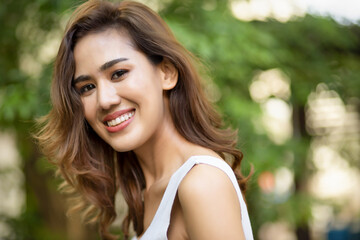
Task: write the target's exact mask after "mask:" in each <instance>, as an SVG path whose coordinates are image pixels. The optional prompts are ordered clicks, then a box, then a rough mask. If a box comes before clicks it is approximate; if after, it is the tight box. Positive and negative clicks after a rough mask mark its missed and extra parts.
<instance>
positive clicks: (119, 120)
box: [106, 111, 135, 127]
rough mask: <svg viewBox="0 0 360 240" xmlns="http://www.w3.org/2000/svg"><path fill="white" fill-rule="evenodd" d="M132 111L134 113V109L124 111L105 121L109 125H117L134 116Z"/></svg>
mask: <svg viewBox="0 0 360 240" xmlns="http://www.w3.org/2000/svg"><path fill="white" fill-rule="evenodd" d="M134 113H135V112H134V111H132V112H129V113H125V114H123V115H121V116H119V117H117V118H116V119H113V120H111V121H107V122H106V123H107V125H108V126H109V127H114V126H116V125H119V124H120V123H122V122H124V121H126V120H129V119H130V118H131V117H132V116H134Z"/></svg>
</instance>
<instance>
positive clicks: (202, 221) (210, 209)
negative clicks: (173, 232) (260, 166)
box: [178, 157, 242, 239]
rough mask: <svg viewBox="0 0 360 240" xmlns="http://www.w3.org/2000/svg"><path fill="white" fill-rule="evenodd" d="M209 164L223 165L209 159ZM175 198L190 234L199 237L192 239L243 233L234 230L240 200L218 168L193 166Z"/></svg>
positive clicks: (226, 177) (200, 165)
mask: <svg viewBox="0 0 360 240" xmlns="http://www.w3.org/2000/svg"><path fill="white" fill-rule="evenodd" d="M209 160H210V161H215V162H219V161H223V160H221V159H213V158H212V157H210V158H209ZM218 160H219V161H218ZM223 162H224V161H223ZM219 163H221V162H219ZM224 163H225V162H224ZM225 164H226V163H225ZM230 169H231V168H230ZM178 197H179V202H180V205H181V208H182V211H183V214H184V219H185V221H186V222H187V223H186V225H187V226H190V229H189V231H190V232H191V231H193V234H195V235H193V236H198V237H196V238H194V239H209V238H208V237H209V236H212V237H214V238H210V239H222V238H223V237H224V236H227V238H226V239H239V238H237V237H236V236H242V233H240V232H242V229H240V230H235V229H236V228H237V226H239V225H241V215H240V204H239V198H238V195H237V192H236V190H235V187H234V185H233V183H232V181H231V179H230V178H229V176H228V173H226V172H225V171H223V170H222V169H220V168H219V167H217V166H214V165H213V164H196V165H194V167H193V168H192V169H191V170H190V171H189V172H188V174H187V175H186V176H185V177H184V179H183V180H182V182H181V184H180V185H179V189H178ZM225 223H226V224H225ZM239 231H240V232H239ZM215 236H218V237H219V238H216V237H215ZM234 237H235V238H234ZM240 239H242V238H240Z"/></svg>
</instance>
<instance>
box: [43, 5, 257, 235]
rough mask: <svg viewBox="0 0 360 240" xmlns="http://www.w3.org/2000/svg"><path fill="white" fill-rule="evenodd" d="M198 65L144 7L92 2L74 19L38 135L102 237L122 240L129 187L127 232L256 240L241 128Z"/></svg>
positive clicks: (127, 233)
mask: <svg viewBox="0 0 360 240" xmlns="http://www.w3.org/2000/svg"><path fill="white" fill-rule="evenodd" d="M194 64H195V61H194V59H193V57H192V55H191V54H190V53H189V52H188V51H186V49H184V48H183V47H182V46H181V45H180V44H179V43H178V41H177V40H176V39H175V38H174V36H173V34H172V33H171V31H170V30H169V28H168V27H167V25H166V24H165V22H164V21H163V20H162V19H161V18H160V17H159V16H158V15H157V14H156V13H155V12H153V11H152V10H151V9H149V8H148V7H146V6H144V5H142V4H140V3H135V2H128V1H126V2H121V3H119V4H113V3H109V2H106V1H88V2H86V3H84V4H82V5H81V6H80V7H79V8H78V9H77V10H76V11H75V12H74V14H73V16H72V18H71V20H70V22H69V23H68V26H67V28H66V31H65V35H64V38H63V40H62V42H61V45H60V49H59V52H58V55H57V59H56V63H55V69H54V78H53V82H52V91H51V98H52V103H53V108H52V110H51V111H50V113H49V114H48V115H47V116H45V117H43V118H42V119H39V124H40V126H41V129H40V130H39V133H38V136H37V138H38V140H39V144H40V146H41V147H42V150H43V152H44V154H45V155H46V156H47V157H48V158H49V159H50V160H51V161H52V162H54V163H55V164H56V165H57V166H58V169H59V172H60V174H61V175H62V176H63V178H64V180H65V183H66V184H67V190H68V191H70V192H76V193H79V194H80V196H82V198H81V201H80V206H83V207H84V208H86V207H89V206H90V209H92V210H91V211H87V214H88V216H89V217H95V219H96V220H98V221H99V226H100V235H101V237H102V239H115V236H113V235H112V234H110V233H109V230H108V228H109V226H110V224H111V223H112V222H113V221H114V219H115V217H116V214H115V206H114V204H115V194H116V192H117V191H118V190H120V191H121V192H122V194H123V195H124V198H125V200H126V202H127V204H128V207H129V211H128V215H127V216H126V217H125V219H124V221H123V226H122V229H123V233H124V236H125V239H128V238H129V237H130V234H129V228H130V224H132V225H133V227H134V230H135V232H136V235H137V236H136V237H134V238H135V239H136V238H141V239H142V240H147V239H149V240H151V239H195V240H197V239H247V240H248V239H253V237H252V231H251V225H250V221H249V216H248V213H247V209H246V205H245V202H244V199H243V196H242V193H241V190H243V191H244V190H245V183H246V180H247V179H246V178H244V177H243V176H242V175H241V174H240V171H239V166H240V162H241V159H242V154H241V152H240V151H239V150H237V149H236V148H235V145H236V132H235V131H232V130H231V129H224V128H223V125H222V121H221V118H220V116H219V115H218V114H217V113H216V111H215V110H214V108H213V107H212V105H211V104H210V102H209V101H208V100H207V99H206V97H205V95H204V93H203V91H202V88H201V84H200V80H201V79H200V77H199V75H198V73H197V71H196V69H195V67H194ZM227 162H228V163H229V164H231V167H230V166H229V165H228V164H227ZM239 186H240V187H241V190H240V188H239ZM75 208H76V206H75Z"/></svg>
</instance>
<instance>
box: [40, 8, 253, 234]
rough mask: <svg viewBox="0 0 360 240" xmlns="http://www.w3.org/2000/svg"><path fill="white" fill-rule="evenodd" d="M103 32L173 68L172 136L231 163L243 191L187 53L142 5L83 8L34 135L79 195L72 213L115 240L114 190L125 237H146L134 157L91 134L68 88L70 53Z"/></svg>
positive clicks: (234, 156) (232, 140)
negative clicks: (121, 35) (123, 37)
mask: <svg viewBox="0 0 360 240" xmlns="http://www.w3.org/2000/svg"><path fill="white" fill-rule="evenodd" d="M108 29H116V30H119V31H124V32H125V33H127V34H128V35H129V36H130V38H131V40H132V41H133V43H134V46H135V48H137V50H139V51H141V52H143V53H144V54H145V55H146V56H147V57H148V59H149V60H150V61H151V62H152V63H153V64H158V63H159V62H161V61H162V60H163V59H164V58H166V59H168V60H169V61H170V62H171V63H172V64H173V65H174V66H175V68H176V69H177V70H178V81H177V84H176V86H175V87H174V88H173V89H171V90H169V91H168V92H167V95H166V96H167V97H168V98H169V105H170V112H171V116H172V119H173V121H174V124H175V127H176V129H177V131H178V132H179V133H180V134H181V135H182V136H183V137H184V138H185V139H187V140H188V141H190V142H192V143H195V144H198V145H200V146H203V147H206V148H209V149H212V150H213V151H215V152H216V153H218V154H219V155H220V156H221V157H223V158H224V159H225V158H226V159H229V160H230V161H231V167H232V169H233V170H234V172H235V174H236V176H237V178H238V182H239V184H240V187H241V189H242V190H245V182H246V179H245V178H244V177H243V176H242V175H241V173H240V172H238V171H237V170H236V171H235V169H237V167H239V165H240V162H241V159H242V153H241V152H240V151H239V150H237V149H236V148H235V147H236V142H237V140H236V135H237V134H236V131H233V130H231V129H224V128H223V123H222V120H221V117H220V115H219V114H218V113H217V112H216V111H215V109H214V108H213V106H212V105H211V104H210V102H209V101H208V100H207V98H206V96H205V95H204V93H203V91H202V88H201V78H200V76H199V73H198V71H197V70H196V67H195V66H197V65H196V64H197V61H196V60H195V58H194V57H193V56H192V54H191V53H189V52H188V51H187V50H186V49H185V48H184V47H183V46H181V45H180V44H179V42H178V41H177V40H176V39H175V37H174V35H173V34H172V32H171V31H170V29H169V28H168V26H167V25H166V23H165V22H164V21H163V20H162V19H161V18H160V17H159V16H158V15H157V14H156V13H155V12H154V11H152V10H151V9H150V8H148V7H146V6H145V5H143V4H140V3H136V2H129V1H124V2H121V3H118V4H114V3H109V2H105V1H88V2H86V3H84V4H82V5H81V6H79V7H78V8H77V9H76V10H75V12H74V13H73V15H72V17H71V19H70V21H69V23H68V25H67V27H66V30H65V34H64V37H63V39H62V41H61V45H60V49H59V52H58V55H57V58H56V62H55V68H54V76H53V80H52V89H51V100H52V109H51V111H50V112H49V114H48V115H46V116H44V117H43V118H41V119H39V124H40V130H39V132H38V134H37V139H38V141H39V145H40V146H41V149H42V151H43V153H44V154H45V155H46V156H47V157H48V158H49V159H50V161H52V162H53V163H55V164H56V165H57V166H58V172H59V173H60V174H61V176H62V177H63V178H64V179H65V181H64V183H65V185H67V189H68V190H69V191H72V192H74V193H80V196H82V197H81V199H80V201H79V203H80V204H78V205H77V206H74V207H73V208H77V209H79V208H81V209H84V208H86V211H85V213H86V215H87V217H93V220H98V221H99V229H100V234H101V237H102V239H115V237H114V236H113V235H111V234H110V233H109V230H108V228H109V226H110V224H111V223H112V222H113V221H114V219H115V217H116V213H115V206H114V202H115V194H116V192H117V189H119V188H120V189H121V191H122V194H123V196H124V198H125V200H126V202H127V204H128V207H129V208H128V214H127V216H126V217H125V219H124V221H123V224H122V230H123V234H124V236H125V238H126V239H127V238H128V237H129V226H130V224H131V223H132V224H133V227H134V230H135V232H136V233H137V235H140V234H141V233H142V232H143V231H144V226H143V216H144V205H143V201H142V197H141V192H142V190H143V189H144V188H145V178H144V175H143V172H142V170H141V168H140V164H139V162H138V160H137V158H136V155H135V154H134V153H133V152H132V151H130V152H115V151H114V150H113V149H112V148H111V147H110V146H109V145H108V144H107V143H105V142H104V141H103V140H102V139H101V138H100V137H99V136H98V135H97V134H96V133H95V132H94V131H93V129H92V128H91V127H90V125H89V124H88V123H87V122H86V120H85V117H84V109H83V106H82V103H81V99H80V96H79V94H78V93H77V91H76V90H75V88H74V86H73V83H72V81H73V78H74V73H75V61H74V46H75V45H76V43H77V42H78V41H79V40H80V39H81V38H82V37H84V36H86V35H87V34H91V33H99V32H102V31H105V30H108Z"/></svg>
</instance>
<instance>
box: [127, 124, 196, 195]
mask: <svg viewBox="0 0 360 240" xmlns="http://www.w3.org/2000/svg"><path fill="white" fill-rule="evenodd" d="M193 146H194V144H192V143H190V142H188V141H187V140H186V139H184V137H182V136H181V135H180V134H179V133H178V131H177V130H176V128H175V126H174V124H173V123H172V121H171V119H169V118H168V117H166V118H165V119H164V122H163V124H161V126H160V128H159V129H158V131H157V132H156V133H155V134H154V136H152V138H151V139H149V140H148V141H147V142H146V143H145V144H144V145H143V146H141V147H140V148H138V149H136V150H134V152H135V154H136V155H137V157H138V159H139V162H140V166H141V168H142V170H143V173H144V176H145V180H146V185H147V188H148V187H150V186H151V185H152V184H153V183H155V182H157V181H159V180H161V179H163V178H167V177H169V176H170V175H171V174H172V173H173V172H174V171H176V169H178V168H179V167H180V166H181V165H182V164H183V163H184V162H185V161H186V159H187V157H189V156H188V155H189V153H188V152H189V149H190V148H192V147H193ZM195 146H196V145H195Z"/></svg>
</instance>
